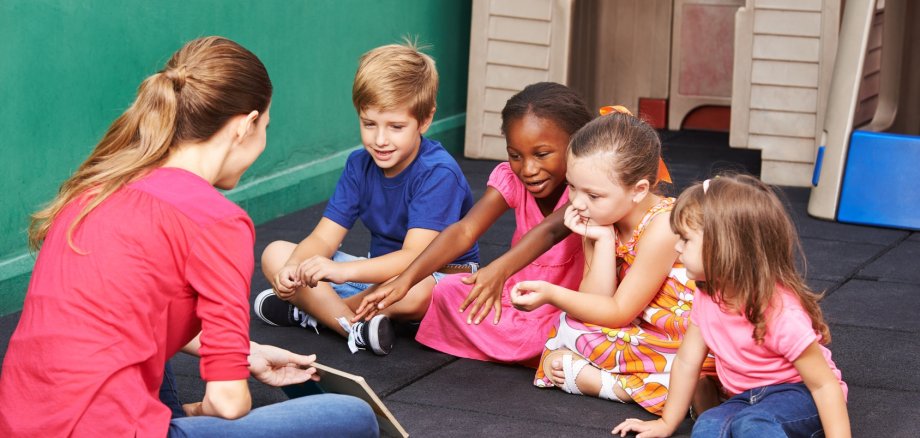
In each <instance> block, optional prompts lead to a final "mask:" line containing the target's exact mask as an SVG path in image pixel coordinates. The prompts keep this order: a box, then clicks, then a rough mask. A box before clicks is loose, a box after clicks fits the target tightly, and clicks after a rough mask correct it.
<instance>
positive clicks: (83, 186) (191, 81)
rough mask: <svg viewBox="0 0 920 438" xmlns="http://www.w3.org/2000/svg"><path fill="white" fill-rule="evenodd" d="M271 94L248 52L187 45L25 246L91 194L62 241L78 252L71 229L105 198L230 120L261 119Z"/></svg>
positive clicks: (221, 45)
mask: <svg viewBox="0 0 920 438" xmlns="http://www.w3.org/2000/svg"><path fill="white" fill-rule="evenodd" d="M271 95H272V84H271V80H270V79H269V78H268V72H267V71H266V70H265V66H264V65H263V64H262V62H261V61H260V60H259V58H257V57H256V56H255V55H254V54H252V52H250V51H249V50H246V49H245V48H244V47H242V46H240V45H239V44H237V43H235V42H233V41H230V40H228V39H226V38H221V37H215V36H212V37H205V38H198V39H195V40H192V41H190V42H188V43H186V44H185V45H184V46H182V48H181V49H179V50H178V51H177V52H176V53H175V54H173V56H172V57H171V58H170V59H169V61H168V62H167V63H166V66H165V67H164V68H163V70H160V71H159V72H157V73H156V74H154V75H152V76H149V77H148V78H147V79H145V80H144V81H143V82H141V85H140V87H138V89H137V98H136V99H135V101H134V103H132V104H131V106H130V107H129V108H128V109H127V110H125V112H124V113H123V114H122V115H121V116H119V117H118V118H117V119H115V121H114V122H113V123H112V125H111V126H110V127H109V129H108V131H107V132H106V133H105V135H104V136H103V137H102V140H101V141H100V142H99V144H97V145H96V148H95V149H94V150H93V152H92V153H91V154H90V156H89V158H87V159H86V161H84V162H83V164H81V165H80V167H79V168H78V169H77V171H76V172H75V173H74V174H73V175H71V176H70V178H68V179H67V180H66V181H64V183H63V184H61V187H60V189H59V190H58V194H57V196H56V197H55V198H54V199H53V200H52V201H51V202H50V203H49V204H48V205H47V206H46V207H45V208H43V209H41V210H39V211H37V212H36V213H34V214H33V215H32V222H31V224H30V225H29V246H30V247H31V248H32V249H38V248H39V247H40V246H41V244H42V242H43V241H44V240H45V236H46V235H47V234H48V230H49V229H50V228H51V224H52V223H53V222H54V219H55V218H56V217H57V215H58V214H60V212H61V210H63V209H64V207H65V206H66V205H67V204H69V203H70V202H71V201H73V200H74V199H76V198H79V197H81V196H83V195H84V194H88V195H90V196H89V197H88V198H87V199H86V204H85V206H84V207H83V209H82V210H81V211H80V213H79V214H78V215H77V216H76V218H75V219H74V221H73V222H72V223H71V224H70V228H69V229H68V230H67V242H68V243H69V244H70V246H71V247H72V248H74V250H77V251H79V250H78V249H77V248H76V247H75V246H74V244H73V231H74V229H76V227H77V226H78V225H79V224H80V222H81V221H82V220H83V218H85V217H86V215H87V214H89V212H91V211H92V210H93V209H94V208H96V207H97V206H98V205H99V204H100V203H102V202H103V201H104V200H105V199H106V198H108V196H109V195H111V194H112V193H114V192H115V191H116V190H118V189H119V188H121V187H122V186H124V185H125V184H127V183H129V182H131V181H133V180H135V179H137V178H138V177H140V176H142V175H143V174H145V173H146V172H147V171H149V170H150V169H153V168H155V167H157V166H159V165H161V164H162V163H163V162H164V161H165V160H166V159H167V157H168V156H169V153H170V150H171V149H172V148H173V147H174V146H176V145H178V144H181V143H184V142H200V141H205V140H207V139H209V138H211V136H213V135H214V134H215V133H216V132H217V131H218V130H220V128H222V127H223V126H224V124H226V123H227V121H228V120H229V119H230V118H231V117H233V116H235V115H239V114H247V113H249V112H251V111H259V112H260V113H262V112H265V110H266V109H267V108H268V104H269V101H270V100H271Z"/></svg>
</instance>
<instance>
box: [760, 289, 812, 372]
mask: <svg viewBox="0 0 920 438" xmlns="http://www.w3.org/2000/svg"><path fill="white" fill-rule="evenodd" d="M792 300H796V301H797V298H795V297H790V298H786V299H784V300H782V303H783V306H784V308H783V309H781V310H780V311H778V312H776V313H775V315H776V316H775V319H774V320H772V321H770V324H769V326H768V327H767V333H769V334H770V338H769V339H764V344H766V345H767V347H768V348H770V349H771V350H773V351H774V352H776V354H778V355H780V356H783V357H785V358H786V360H788V361H789V362H795V360H796V359H798V358H799V356H801V355H802V352H803V351H805V349H806V348H808V346H809V345H811V344H812V343H813V342H815V341H817V340H818V335H817V334H816V333H815V329H814V328H812V326H811V318H810V317H809V316H808V314H807V313H806V312H805V309H803V308H802V307H801V305H800V304H798V303H796V302H791V301H792Z"/></svg>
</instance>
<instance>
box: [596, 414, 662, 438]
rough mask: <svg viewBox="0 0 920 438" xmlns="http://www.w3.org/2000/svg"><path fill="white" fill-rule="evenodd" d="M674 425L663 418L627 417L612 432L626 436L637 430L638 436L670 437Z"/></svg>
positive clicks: (642, 437)
mask: <svg viewBox="0 0 920 438" xmlns="http://www.w3.org/2000/svg"><path fill="white" fill-rule="evenodd" d="M674 429H675V428H674V427H672V426H669V425H668V424H667V423H665V422H664V420H662V419H661V418H659V419H657V420H651V421H642V420H640V419H638V418H627V419H626V420H624V421H623V422H622V423H620V424H618V425H617V427H614V428H613V430H612V431H610V433H611V434H613V435H617V434H619V435H620V436H621V437H623V436H626V434H627V433H628V432H636V433H637V434H638V435H636V438H656V437H668V436H671V435H672V434H673V433H674Z"/></svg>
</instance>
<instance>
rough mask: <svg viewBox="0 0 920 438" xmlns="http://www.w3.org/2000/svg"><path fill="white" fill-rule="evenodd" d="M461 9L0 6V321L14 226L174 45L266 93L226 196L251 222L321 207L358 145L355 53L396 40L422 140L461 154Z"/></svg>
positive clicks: (334, 0) (17, 266)
mask: <svg viewBox="0 0 920 438" xmlns="http://www.w3.org/2000/svg"><path fill="white" fill-rule="evenodd" d="M469 24H470V2H469V1H453V0H452V1H445V2H442V1H428V0H374V1H363V0H310V1H306V0H303V1H292V0H267V1H261V2H251V1H241V0H225V1H216V0H213V1H205V0H161V1H157V2H146V1H140V0H135V1H123V2H112V1H106V0H57V1H50V0H4V1H2V2H0V59H2V60H3V61H2V62H0V80H2V82H3V86H2V87H0V101H2V102H4V105H2V106H0V133H2V136H0V169H2V171H0V186H2V187H3V192H4V193H3V196H0V314H5V313H8V312H10V311H13V310H15V309H17V308H18V307H19V306H20V305H21V301H22V294H23V293H24V289H25V285H26V283H27V280H28V271H29V270H30V269H31V262H28V261H27V260H31V258H30V256H29V255H28V252H27V250H26V243H25V242H26V235H25V230H26V227H27V226H28V217H29V214H30V213H31V212H33V211H34V210H36V209H37V208H38V207H40V206H41V205H42V204H44V203H45V202H47V201H49V200H50V199H51V198H52V197H53V196H54V194H55V193H56V190H57V188H58V186H59V185H60V183H61V182H62V181H63V180H64V179H65V178H66V177H67V176H69V174H70V173H71V172H72V171H73V170H74V169H75V168H76V167H77V166H78V165H79V164H80V163H81V162H82V160H83V159H84V158H85V157H86V156H87V155H88V154H89V152H90V151H91V150H92V148H93V147H94V145H95V143H96V142H97V141H98V140H99V138H100V137H101V135H102V134H103V133H104V132H105V130H106V128H107V127H108V125H109V124H110V123H111V121H112V120H114V119H115V117H117V116H118V115H119V114H121V112H122V111H123V110H124V109H125V108H127V106H128V105H129V104H130V103H131V101H132V100H133V98H134V95H135V92H136V87H137V86H138V84H139V83H140V81H141V80H142V79H143V78H144V77H146V76H147V75H149V74H152V73H154V72H155V71H156V70H158V69H159V68H161V67H162V64H163V63H164V62H165V61H166V59H168V57H169V55H171V54H172V52H174V51H175V50H176V49H178V48H179V47H180V46H181V45H182V43H184V42H185V41H187V40H189V39H192V38H195V37H198V36H204V35H222V36H226V37H228V38H231V39H233V40H235V41H237V42H239V43H241V44H242V45H244V46H246V47H247V48H249V49H250V50H252V51H253V52H254V53H255V54H256V55H258V56H259V57H260V58H261V59H262V61H263V62H264V63H265V65H266V67H267V68H268V71H269V74H270V75H271V77H272V82H273V83H274V86H275V95H274V97H273V101H272V126H271V128H270V129H269V137H268V138H269V140H268V148H267V149H266V151H265V153H264V154H263V155H262V156H261V157H260V158H259V160H258V161H257V162H256V163H255V164H254V165H253V166H252V168H251V169H250V170H249V171H248V172H247V174H246V175H245V176H244V178H243V180H242V181H241V186H240V188H239V189H238V190H236V191H231V192H229V193H228V196H229V197H230V198H231V199H234V200H235V201H238V202H240V204H241V205H242V206H243V207H244V208H246V209H247V211H249V213H250V215H252V217H253V219H254V220H256V222H264V221H266V220H268V219H272V218H275V217H278V216H281V215H283V214H286V213H289V212H291V211H295V210H297V209H300V208H304V207H306V206H308V205H310V204H313V203H316V202H319V201H322V200H324V199H326V198H327V197H328V195H329V193H331V190H332V187H333V186H334V184H335V181H336V179H337V178H338V175H339V173H340V172H341V168H342V164H343V163H344V158H345V156H346V154H345V153H344V152H343V151H347V150H350V149H352V148H354V147H355V146H357V145H358V144H359V135H358V125H357V118H356V117H355V112H354V108H353V107H352V104H351V83H352V79H353V78H354V72H355V68H356V67H357V62H358V58H359V57H360V55H361V54H362V53H364V52H366V51H367V50H369V49H371V48H373V47H376V46H379V45H382V44H389V43H393V42H398V41H399V40H400V39H401V37H402V36H404V35H412V36H417V37H418V38H419V40H420V41H421V42H423V43H426V44H429V45H430V46H431V48H430V49H429V50H427V51H428V53H430V54H431V55H432V56H433V57H434V58H435V60H436V61H437V65H438V71H439V72H440V75H441V88H440V93H439V95H438V112H437V114H436V116H435V124H434V125H433V126H432V132H431V134H432V137H434V138H437V139H439V140H441V141H442V142H444V144H445V146H447V147H448V148H449V149H450V150H452V151H453V152H456V153H459V152H460V151H461V150H462V141H463V129H462V128H463V119H464V111H465V108H466V86H467V60H468V53H469Z"/></svg>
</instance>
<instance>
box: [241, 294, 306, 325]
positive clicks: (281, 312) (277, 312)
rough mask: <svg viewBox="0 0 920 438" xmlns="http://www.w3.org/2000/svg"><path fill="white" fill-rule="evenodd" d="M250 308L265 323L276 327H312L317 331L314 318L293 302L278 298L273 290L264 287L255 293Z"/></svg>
mask: <svg viewBox="0 0 920 438" xmlns="http://www.w3.org/2000/svg"><path fill="white" fill-rule="evenodd" d="M252 309H253V311H255V313H256V316H258V317H259V319H261V320H262V321H265V323H266V324H269V325H273V326H276V327H296V326H301V327H303V328H312V329H313V330H315V331H316V333H319V329H317V328H316V326H317V321H316V318H313V317H312V316H310V315H308V314H307V313H306V312H304V311H302V310H300V309H298V308H297V307H296V306H294V305H293V304H291V303H289V302H287V301H284V300H282V299H281V298H278V295H275V291H274V290H272V289H265V290H263V291H262V292H259V295H256V299H255V302H253V303H252Z"/></svg>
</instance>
